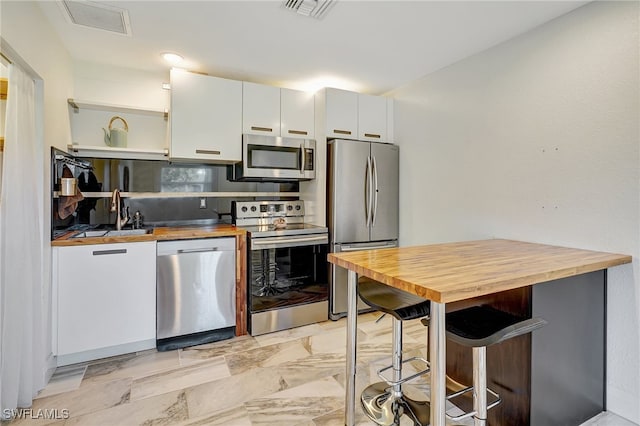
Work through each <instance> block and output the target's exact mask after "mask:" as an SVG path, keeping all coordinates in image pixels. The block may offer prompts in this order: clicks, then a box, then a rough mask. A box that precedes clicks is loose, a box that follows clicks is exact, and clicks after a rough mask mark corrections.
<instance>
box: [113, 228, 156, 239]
mask: <svg viewBox="0 0 640 426" xmlns="http://www.w3.org/2000/svg"><path fill="white" fill-rule="evenodd" d="M152 231H153V229H121V230H120V231H108V232H107V233H106V234H105V235H104V236H105V237H122V236H125V235H145V234H150V233H151V232H152Z"/></svg>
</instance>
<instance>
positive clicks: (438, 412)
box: [429, 301, 447, 426]
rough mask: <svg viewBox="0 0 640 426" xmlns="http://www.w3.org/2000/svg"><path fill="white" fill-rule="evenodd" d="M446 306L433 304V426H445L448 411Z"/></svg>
mask: <svg viewBox="0 0 640 426" xmlns="http://www.w3.org/2000/svg"><path fill="white" fill-rule="evenodd" d="M446 341H447V340H446V330H445V304H444V303H436V302H433V301H432V302H431V320H430V322H429V356H430V362H431V426H445V411H446V406H445V402H446V399H445V398H446V378H447V375H446V374H447V370H446V365H447V360H446V357H445V356H446V355H445V354H446Z"/></svg>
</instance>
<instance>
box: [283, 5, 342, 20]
mask: <svg viewBox="0 0 640 426" xmlns="http://www.w3.org/2000/svg"><path fill="white" fill-rule="evenodd" d="M334 3H335V0H285V1H284V7H285V8H286V9H289V10H293V11H294V12H296V13H298V14H300V15H304V16H310V17H312V18H316V19H322V18H324V16H325V15H326V14H327V12H328V11H329V9H330V8H331V6H333V4H334Z"/></svg>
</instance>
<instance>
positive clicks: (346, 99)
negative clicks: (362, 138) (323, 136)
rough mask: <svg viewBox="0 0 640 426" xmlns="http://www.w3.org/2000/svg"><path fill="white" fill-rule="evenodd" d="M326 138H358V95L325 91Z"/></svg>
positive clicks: (342, 91) (332, 90)
mask: <svg viewBox="0 0 640 426" xmlns="http://www.w3.org/2000/svg"><path fill="white" fill-rule="evenodd" d="M326 108H327V111H326V114H327V115H326V123H327V138H342V139H357V138H358V94H357V93H355V92H349V91H347V90H340V89H332V88H327V89H326Z"/></svg>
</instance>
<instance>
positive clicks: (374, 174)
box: [371, 156, 378, 228]
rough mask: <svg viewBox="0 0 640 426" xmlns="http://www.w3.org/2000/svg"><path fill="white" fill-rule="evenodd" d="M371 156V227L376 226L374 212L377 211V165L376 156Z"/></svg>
mask: <svg viewBox="0 0 640 426" xmlns="http://www.w3.org/2000/svg"><path fill="white" fill-rule="evenodd" d="M371 158H373V186H372V191H371V192H372V193H373V211H372V212H371V227H372V228H373V227H374V226H376V213H377V212H378V166H377V165H376V157H373V156H372V157H371Z"/></svg>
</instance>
